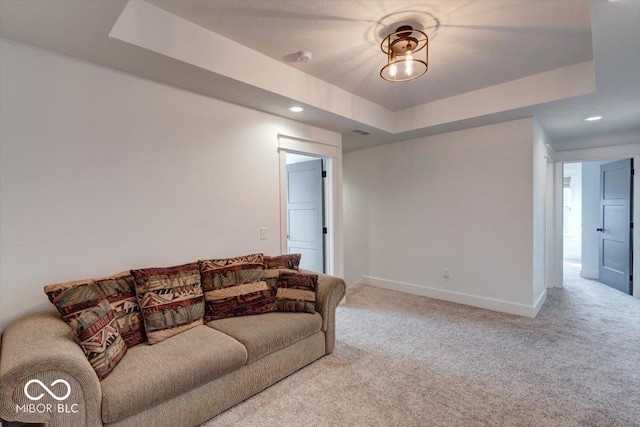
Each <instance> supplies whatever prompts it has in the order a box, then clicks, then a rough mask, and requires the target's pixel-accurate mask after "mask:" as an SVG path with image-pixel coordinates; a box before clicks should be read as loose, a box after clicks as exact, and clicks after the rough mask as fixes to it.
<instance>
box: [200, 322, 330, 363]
mask: <svg viewBox="0 0 640 427" xmlns="http://www.w3.org/2000/svg"><path fill="white" fill-rule="evenodd" d="M207 326H209V327H211V328H213V329H216V330H218V331H220V332H222V333H224V334H226V335H229V336H230V337H233V338H235V339H236V340H238V341H240V342H241V343H242V344H243V345H244V346H245V347H246V349H247V353H248V358H247V364H249V363H251V362H254V361H256V360H258V359H260V358H262V357H264V356H266V355H268V354H271V353H273V352H274V351H278V350H280V349H282V348H285V347H287V346H289V345H291V344H293V343H295V342H297V341H300V340H301V339H303V338H306V337H308V336H310V335H313V334H315V333H316V332H318V331H319V330H320V328H321V327H322V317H321V316H320V315H319V314H318V313H313V314H311V313H266V314H257V315H253V316H242V317H231V318H228V319H219V320H213V321H211V322H208V323H207Z"/></svg>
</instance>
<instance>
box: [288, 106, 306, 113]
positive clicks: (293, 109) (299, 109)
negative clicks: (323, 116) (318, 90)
mask: <svg viewBox="0 0 640 427" xmlns="http://www.w3.org/2000/svg"><path fill="white" fill-rule="evenodd" d="M289 111H291V112H292V113H301V112H302V111H304V108H302V107H298V106H297V105H296V106H295V107H291V108H289Z"/></svg>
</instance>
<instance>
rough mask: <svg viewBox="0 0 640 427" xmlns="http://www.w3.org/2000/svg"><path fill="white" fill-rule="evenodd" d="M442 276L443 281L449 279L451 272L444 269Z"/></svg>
mask: <svg viewBox="0 0 640 427" xmlns="http://www.w3.org/2000/svg"><path fill="white" fill-rule="evenodd" d="M442 277H443V278H444V280H445V281H447V282H448V281H449V279H451V272H450V271H449V270H445V271H444V274H443V275H442Z"/></svg>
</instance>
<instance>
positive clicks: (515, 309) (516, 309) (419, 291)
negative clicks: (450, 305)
mask: <svg viewBox="0 0 640 427" xmlns="http://www.w3.org/2000/svg"><path fill="white" fill-rule="evenodd" d="M360 282H362V283H366V284H367V285H371V286H377V287H379V288H385V289H391V290H393V291H400V292H405V293H408V294H413V295H420V296H423V297H429V298H434V299H440V300H444V301H450V302H455V303H458V304H464V305H470V306H473V307H479V308H485V309H488V310H493V311H500V312H503V313H509V314H516V315H518V316H525V317H531V318H534V317H536V316H537V315H538V312H539V311H540V309H541V308H542V306H543V305H544V302H545V301H546V299H547V291H546V290H545V291H544V292H543V293H542V294H541V295H540V296H539V297H538V300H537V301H536V303H535V304H534V305H533V306H528V305H524V304H519V303H514V302H509V301H502V300H497V299H492V298H485V297H479V296H475V295H469V294H463V293H460V292H453V291H445V290H442V289H436V288H429V287H426V286H419V285H414V284H411V283H403V282H396V281H393V280H387V279H380V278H378V277H371V276H362V280H360V281H359V283H360Z"/></svg>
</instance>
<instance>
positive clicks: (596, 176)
mask: <svg viewBox="0 0 640 427" xmlns="http://www.w3.org/2000/svg"><path fill="white" fill-rule="evenodd" d="M632 164H633V160H632V159H620V160H602V161H586V162H575V163H565V164H564V167H563V174H562V241H563V252H562V254H563V281H567V280H569V276H571V280H575V277H573V276H575V272H576V271H579V276H580V277H581V278H583V279H591V280H597V281H599V282H600V283H602V284H604V285H607V286H610V287H612V288H614V289H617V290H619V291H622V292H624V293H626V294H629V295H633V274H632V269H633V258H632V256H633V229H632V227H633V223H632V218H633V182H632V180H633V177H632Z"/></svg>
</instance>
